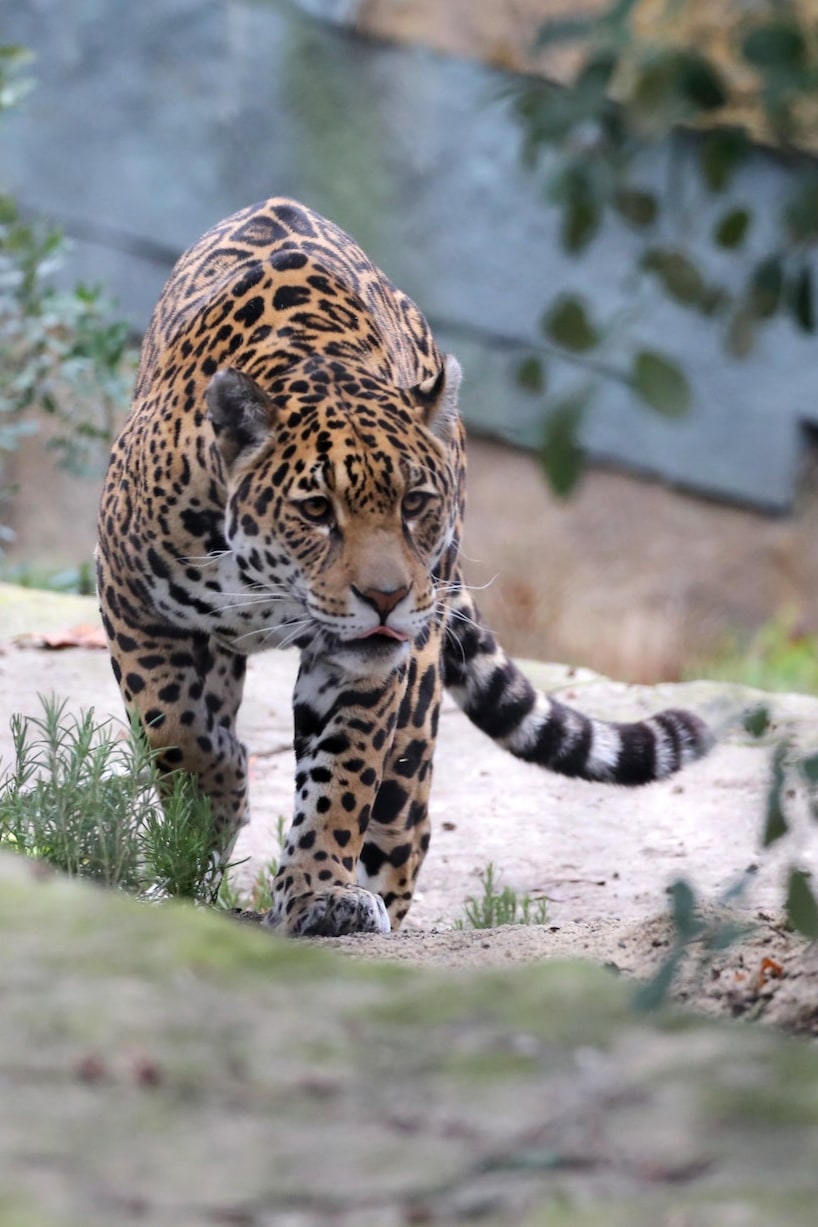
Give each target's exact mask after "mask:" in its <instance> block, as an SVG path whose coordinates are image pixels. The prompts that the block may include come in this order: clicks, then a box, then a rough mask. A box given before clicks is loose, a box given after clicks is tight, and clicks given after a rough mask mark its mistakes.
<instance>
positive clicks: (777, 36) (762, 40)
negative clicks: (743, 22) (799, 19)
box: [741, 20, 807, 69]
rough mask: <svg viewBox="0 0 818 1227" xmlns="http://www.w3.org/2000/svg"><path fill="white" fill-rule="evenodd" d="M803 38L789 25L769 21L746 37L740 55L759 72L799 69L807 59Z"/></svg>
mask: <svg viewBox="0 0 818 1227" xmlns="http://www.w3.org/2000/svg"><path fill="white" fill-rule="evenodd" d="M806 51H807V47H806V43H805V41H804V35H803V34H802V33H801V31H800V29H799V28H798V26H797V25H795V24H794V23H793V22H790V21H781V20H779V21H769V22H765V23H764V24H763V25H758V26H756V27H755V29H754V30H750V32H749V33H748V34H747V35H746V36H745V38H744V41H743V43H742V45H741V53H742V55H743V56H744V58H745V60H746V61H747V63H748V64H752V65H753V67H755V68H761V69H771V68H772V69H781V68H788V69H794V68H800V67H801V66H802V65H803V63H804V60H805V58H806Z"/></svg>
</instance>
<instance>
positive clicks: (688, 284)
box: [642, 247, 706, 307]
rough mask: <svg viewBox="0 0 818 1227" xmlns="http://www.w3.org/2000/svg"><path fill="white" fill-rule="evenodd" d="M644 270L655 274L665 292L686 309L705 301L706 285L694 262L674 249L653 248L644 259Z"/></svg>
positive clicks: (646, 253)
mask: <svg viewBox="0 0 818 1227" xmlns="http://www.w3.org/2000/svg"><path fill="white" fill-rule="evenodd" d="M642 268H644V269H645V270H646V271H647V272H649V273H655V274H656V276H657V277H658V278H659V280H660V281H661V283H662V286H663V287H664V289H665V291H666V292H667V293H668V294H669V295H670V297H671V298H673V299H675V301H676V302H679V303H682V304H683V306H686V307H697V306H699V305H700V303H701V302H702V301H703V299H704V295H705V290H706V287H705V283H704V278H703V277H702V275H701V273H700V272H699V270H698V269H697V268H696V265H695V264H694V263H693V261H692V260H691V259H690V258H689V257H688V256H686V255H684V253H683V252H681V251H677V250H676V249H675V248H673V247H651V248H650V249H649V250H648V251H647V252H645V255H644V256H643V257H642Z"/></svg>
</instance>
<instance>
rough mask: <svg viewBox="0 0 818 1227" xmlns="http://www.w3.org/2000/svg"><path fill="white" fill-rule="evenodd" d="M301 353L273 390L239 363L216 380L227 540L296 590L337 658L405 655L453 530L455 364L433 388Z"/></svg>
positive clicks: (253, 579)
mask: <svg viewBox="0 0 818 1227" xmlns="http://www.w3.org/2000/svg"><path fill="white" fill-rule="evenodd" d="M304 365H305V367H306V368H307V369H306V370H302V369H300V368H296V369H295V370H293V371H291V372H289V373H288V374H287V375H286V376H285V377H283V378H279V379H278V380H276V381H275V382H274V384H273V385H272V386H271V388H270V391H269V392H264V391H262V389H261V388H260V387H259V386H258V385H257V384H255V383H251V381H250V380H249V379H247V377H246V376H244V375H242V374H240V373H239V372H235V371H227V372H223V373H221V374H220V375H218V376H216V377H215V379H214V382H213V384H212V385H211V389H210V390H209V393H208V400H209V406H210V418H211V421H212V422H213V425H214V430H215V431H216V437H217V441H218V446H219V447H220V449H221V452H222V456H223V459H224V461H225V463H226V466H227V470H228V509H227V517H226V535H227V539H228V544H229V546H230V549H231V551H232V552H233V554H234V556H235V558H236V560H237V562H238V565H239V568H240V570H241V574H242V576H243V578H244V580H245V582H246V583H247V584H248V585H252V586H253V587H254V590H255V591H259V590H263V589H265V588H266V589H269V591H270V592H272V593H275V592H279V591H280V592H286V593H287V595H288V596H290V597H293V596H295V597H296V598H297V600H298V601H299V603H300V605H301V607H302V608H303V612H304V623H305V626H304V633H305V634H306V633H307V630H309V631H310V632H311V633H312V634H313V635H317V636H319V637H320V638H321V640H322V641H324V643H325V644H326V645H327V646H329V645H330V644H331V645H332V650H333V652H334V654H335V655H336V656H337V655H338V653H339V652H341V653H342V654H343V656H344V657H345V658H348V659H349V660H350V661H352V660H359V659H364V658H366V659H367V660H369V661H370V662H372V661H373V660H374V659H381V658H383V659H397V658H399V657H400V656H401V655H402V654H403V653H405V651H406V646H407V645H408V643H409V641H411V640H416V639H417V638H418V636H419V635H421V634H422V632H423V630H424V628H425V627H426V625H427V623H428V622H429V620H430V619H431V618H432V617H433V616H434V612H435V603H436V599H437V593H436V585H435V579H434V574H435V567H436V565H437V563H438V562H439V560H440V558H441V556H442V554H443V552H444V551H445V550H446V548H447V547H448V545H449V544H450V542H451V539H452V534H453V532H454V525H455V520H456V489H455V473H456V472H457V467H458V462H459V431H458V429H457V428H458V425H459V424H458V422H457V419H456V413H455V411H454V408H453V405H452V404H451V400H453V393H452V389H451V384H453V383H455V382H456V377H457V373H458V372H457V369H456V364H454V363H453V360H451V361H450V365H449V366H448V367H447V368H445V369H444V371H443V372H442V374H441V377H440V379H439V380H438V381H437V382H436V384H435V386H434V387H431V388H429V389H427V390H424V389H411V390H403V389H395V388H391V387H388V386H387V385H385V384H382V383H380V382H379V381H377V380H375V379H373V378H372V377H371V376H370V375H369V374H367V373H366V372H365V371H360V370H354V369H350V368H349V367H348V366H345V365H342V364H340V363H327V362H325V361H324V362H321V363H318V362H317V361H316V360H315V359H312V360H310V362H309V363H307V364H304ZM447 384H448V385H449V390H448V395H449V397H450V401H449V402H447V401H446V396H447Z"/></svg>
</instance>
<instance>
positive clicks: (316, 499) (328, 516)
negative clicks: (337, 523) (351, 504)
mask: <svg viewBox="0 0 818 1227" xmlns="http://www.w3.org/2000/svg"><path fill="white" fill-rule="evenodd" d="M296 506H297V508H298V510H299V511H300V512H301V515H302V516H303V517H304V519H305V520H309V522H310V524H330V523H332V520H333V519H334V516H333V514H332V503H331V502H330V501H329V499H328V498H325V497H324V495H323V494H315V495H313V497H312V498H302V499H299V500H298V502H297V503H296Z"/></svg>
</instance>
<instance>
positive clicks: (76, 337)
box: [0, 46, 135, 547]
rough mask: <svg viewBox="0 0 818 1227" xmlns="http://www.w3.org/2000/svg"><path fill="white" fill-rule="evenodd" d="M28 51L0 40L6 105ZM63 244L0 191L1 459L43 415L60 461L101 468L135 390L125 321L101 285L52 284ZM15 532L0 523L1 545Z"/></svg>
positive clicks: (23, 87)
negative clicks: (116, 314) (119, 415)
mask: <svg viewBox="0 0 818 1227" xmlns="http://www.w3.org/2000/svg"><path fill="white" fill-rule="evenodd" d="M30 60H31V56H30V54H29V53H28V52H27V51H26V50H25V49H24V48H21V47H9V46H0V112H3V111H7V110H9V109H10V108H11V107H13V106H15V105H16V104H17V103H18V102H19V101H20V99H21V98H23V97H24V96H25V94H26V93H27V92H28V91H29V89H30V88H31V84H32V83H31V79H30V78H29V77H28V76H27V75H26V68H27V66H28V64H29V63H30ZM65 252H66V243H65V240H64V239H63V236H62V234H61V232H60V231H59V229H57V228H55V227H53V226H51V225H49V224H48V223H47V222H44V221H42V220H37V219H35V220H30V219H27V218H25V217H23V216H22V214H21V212H20V210H19V208H18V206H17V204H16V202H15V201H14V200H13V199H12V198H11V197H10V196H8V195H0V464H1V463H2V455H3V453H4V452H9V451H12V450H13V449H14V448H15V447H16V446H17V445H18V442H19V440H20V438H21V436H22V435H24V434H28V433H31V432H33V431H36V430H38V429H39V428H40V426H41V424H42V421H43V417H42V416H41V415H47V416H48V417H49V418H50V419H51V421H52V422H53V427H54V429H53V430H51V431H49V441H48V446H49V447H52V448H56V449H57V450H58V451H59V452H60V454H61V455H60V459H61V463H62V464H63V465H64V466H66V467H68V468H70V469H71V470H73V471H75V472H80V473H82V472H86V471H88V470H89V469H93V468H99V467H100V464H101V463H102V462H103V461H104V459H105V458H107V453H108V449H109V447H110V443H111V440H112V437H113V433H114V429H115V424H116V423H115V419H116V415H117V412H118V411H120V410H122V409H124V408H125V407H126V406H127V403H128V400H129V397H130V391H131V382H132V377H133V372H134V365H135V361H134V354H133V353H132V351H131V348H130V345H129V335H128V326H127V324H125V323H124V322H123V321H122V320H118V319H115V318H114V317H113V315H112V311H111V305H110V303H109V302H108V301H107V300H106V298H105V297H104V296H103V294H102V292H101V291H100V290H99V289H98V288H89V287H87V286H82V285H79V286H76V287H75V288H74V289H73V290H69V291H60V290H58V289H56V288H55V286H54V285H53V277H54V274H55V272H56V271H57V269H58V268H59V266H60V264H61V262H62V259H63V257H64V255H65ZM0 479H2V470H1V469H0ZM10 493H11V492H10V491H9V490H8V488H6V489H3V488H2V487H0V494H2V495H3V496H4V497H6V498H7V497H9V494H10ZM9 536H10V534H9V532H8V530H7V529H4V528H3V526H2V524H0V547H1V546H2V542H3V540H4V539H5V540H8V539H9Z"/></svg>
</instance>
